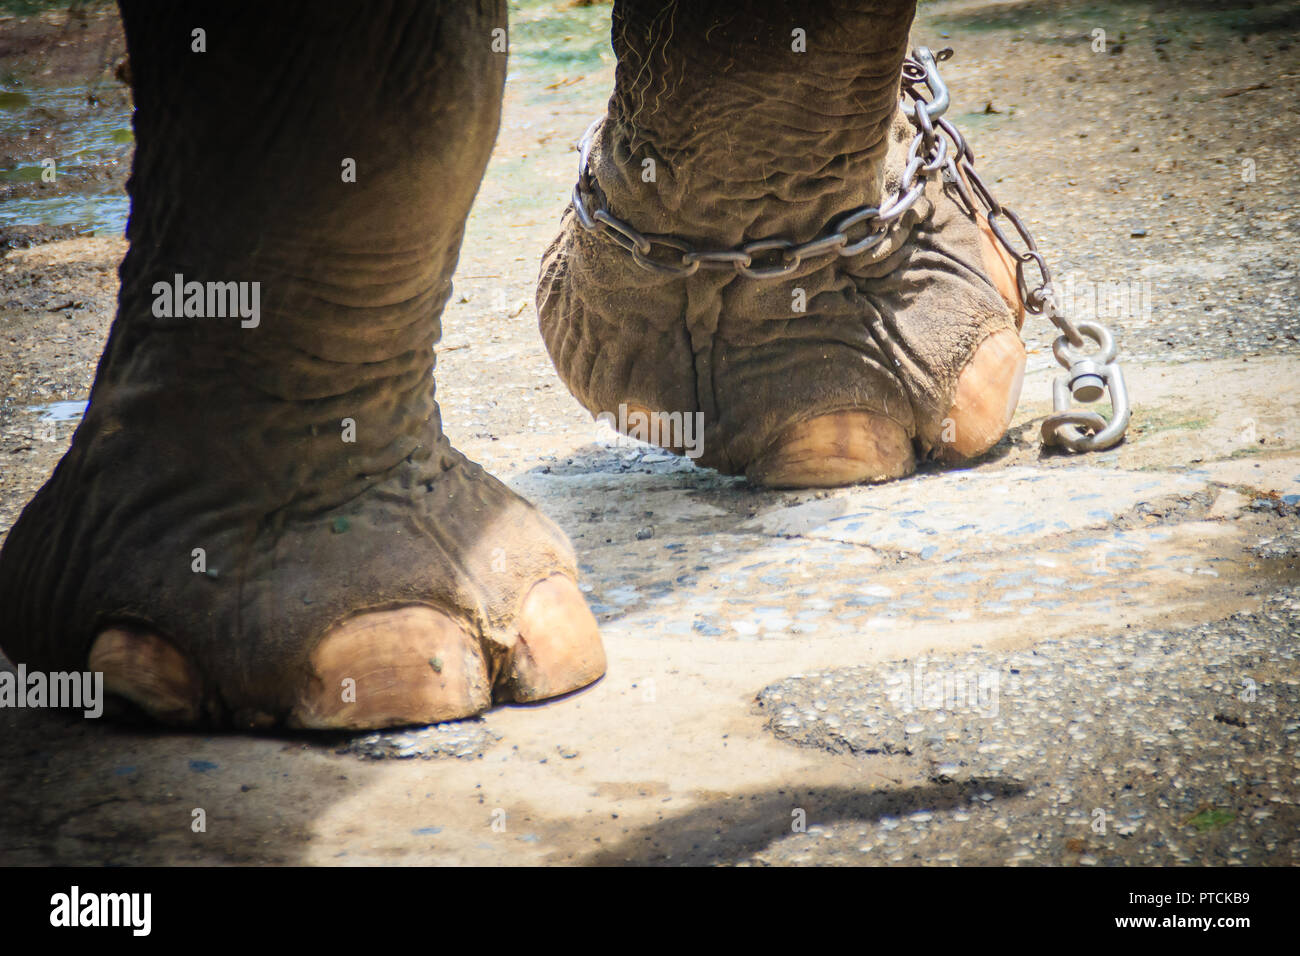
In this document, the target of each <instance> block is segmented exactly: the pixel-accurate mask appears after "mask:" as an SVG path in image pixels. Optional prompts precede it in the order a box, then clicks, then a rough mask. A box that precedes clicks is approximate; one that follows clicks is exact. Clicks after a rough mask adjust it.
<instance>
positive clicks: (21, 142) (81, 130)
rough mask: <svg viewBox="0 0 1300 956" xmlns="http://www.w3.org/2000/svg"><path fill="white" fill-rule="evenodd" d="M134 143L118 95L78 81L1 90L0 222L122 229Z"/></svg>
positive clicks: (106, 231) (127, 110) (99, 231)
mask: <svg viewBox="0 0 1300 956" xmlns="http://www.w3.org/2000/svg"><path fill="white" fill-rule="evenodd" d="M133 144H134V138H133V136H132V133H131V107H130V104H129V101H128V100H124V99H123V98H122V97H120V96H107V95H106V96H104V97H103V98H100V97H98V96H96V95H95V94H94V91H93V90H92V89H90V88H87V87H85V86H77V87H65V88H58V87H52V88H36V87H31V88H23V89H6V90H0V200H2V201H0V226H30V225H49V226H66V225H72V226H77V227H81V228H80V229H79V230H78V231H84V232H85V233H87V234H89V233H94V234H96V235H121V234H122V233H123V232H125V230H126V220H127V215H128V213H129V212H130V201H129V199H128V198H127V195H126V192H125V189H124V182H125V178H126V173H127V170H128V168H129V166H130V159H131V151H132V146H133ZM51 161H52V162H53V175H54V181H53V182H50V181H48V180H49V176H50V173H49V168H50V162H51Z"/></svg>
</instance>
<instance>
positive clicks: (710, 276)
mask: <svg viewBox="0 0 1300 956" xmlns="http://www.w3.org/2000/svg"><path fill="white" fill-rule="evenodd" d="M913 7H914V4H913V3H912V0H878V2H874V3H872V2H866V0H838V2H827V3H822V4H808V3H771V2H766V0H739V2H736V0H726V2H722V0H702V2H700V3H695V4H675V5H664V4H657V3H652V2H646V0H617V2H616V3H615V8H614V22H613V45H614V50H615V52H616V54H617V56H618V66H617V71H616V73H615V88H614V93H613V95H612V96H611V98H610V101H609V107H608V111H607V115H606V116H605V117H604V118H603V120H602V121H601V123H600V125H599V126H598V128H597V129H596V130H595V133H594V136H593V144H592V149H591V154H590V163H589V169H590V170H591V173H592V177H593V180H594V186H593V187H592V192H593V205H594V206H599V207H603V208H607V209H609V210H610V211H611V212H612V213H613V215H614V216H616V217H618V218H620V219H622V220H624V221H626V222H629V223H631V224H632V225H633V226H634V227H635V228H637V229H638V230H639V231H641V232H642V233H645V234H651V233H657V234H669V235H672V236H678V237H681V238H683V239H685V240H686V241H688V242H690V243H691V244H692V245H694V246H695V247H697V248H710V249H731V248H734V247H736V246H739V245H741V244H742V243H744V242H748V241H752V240H756V239H763V238H767V237H786V238H790V239H793V240H794V241H796V242H803V241H806V240H810V239H813V238H815V237H817V236H818V235H819V234H821V232H822V230H823V227H824V225H825V224H826V223H828V222H829V221H831V220H832V219H833V218H834V217H835V216H836V215H837V214H839V213H843V212H845V211H847V210H851V209H853V208H855V207H858V206H862V205H882V204H883V202H884V201H885V199H886V198H887V197H889V196H892V195H893V194H894V193H895V192H896V191H897V187H898V183H899V180H900V178H901V174H902V172H903V168H904V166H905V165H906V162H907V150H908V146H909V144H910V141H911V138H912V133H913V130H912V128H911V126H910V125H909V124H908V122H907V120H906V118H905V116H904V114H903V112H902V110H901V109H900V107H899V76H900V70H901V66H902V62H903V59H904V56H905V53H906V50H907V43H908V30H909V27H910V25H911V21H912V16H913V12H914V10H913ZM852 238H853V239H857V238H859V234H853V235H852ZM671 256H672V250H671V249H666V248H664V247H657V248H656V249H654V250H653V255H652V257H668V258H671ZM778 262H779V260H778ZM770 264H771V262H770V261H765V262H761V263H755V265H756V266H759V265H762V266H767V265H770ZM537 303H538V310H539V314H540V319H541V328H542V333H543V336H544V338H545V340H546V343H547V346H548V348H549V350H550V353H551V356H552V358H553V360H554V362H555V365H556V368H557V369H558V370H559V372H560V375H561V377H562V378H564V380H565V382H566V383H567V384H568V386H569V388H570V390H571V391H573V393H574V395H575V396H576V397H577V398H578V399H579V401H581V402H582V403H583V404H584V405H585V406H586V407H587V408H588V409H589V410H591V411H592V412H593V414H597V415H600V414H602V413H606V412H608V413H610V414H612V415H615V417H616V418H617V415H616V414H615V413H616V410H617V409H618V407H619V406H620V405H626V406H628V407H629V408H637V409H640V410H648V411H649V412H650V413H651V414H653V413H655V412H663V413H686V414H692V413H697V414H700V415H702V421H703V423H704V440H703V443H702V445H703V447H702V454H701V455H700V456H699V462H700V463H701V464H704V465H709V466H712V467H715V468H718V469H720V470H722V471H725V472H729V473H738V474H747V475H748V476H749V477H750V478H751V479H753V480H755V481H757V482H760V483H764V484H767V485H772V486H780V487H804V486H833V485H842V484H851V483H855V482H861V481H876V480H884V479H889V478H897V477H900V476H903V475H906V474H908V473H909V472H911V471H912V470H913V468H914V467H915V463H916V460H917V458H918V457H942V458H947V459H950V460H962V459H965V458H970V457H973V456H976V455H979V454H982V453H983V452H984V451H986V450H987V449H988V448H990V447H991V446H992V445H993V444H994V443H996V442H997V441H998V440H999V439H1000V438H1001V437H1002V435H1003V434H1004V433H1005V431H1006V428H1007V426H1008V424H1009V422H1010V420H1011V416H1012V414H1013V412H1014V409H1015V405H1016V401H1017V399H1018V397H1019V391H1020V383H1021V378H1022V375H1023V371H1024V363H1025V351H1024V347H1023V345H1022V344H1021V342H1020V338H1019V334H1018V322H1019V321H1020V319H1021V318H1022V316H1023V311H1022V305H1021V303H1020V302H1019V300H1018V298H1017V295H1016V292H1015V279H1014V263H1013V261H1012V260H1010V259H1009V257H1007V256H1006V255H1005V254H1003V253H1001V252H999V251H998V249H997V248H996V246H995V244H994V242H993V240H992V237H991V234H990V233H989V232H988V230H987V227H986V226H985V225H984V224H983V223H982V222H981V221H980V220H979V219H978V217H976V216H974V215H972V214H970V213H969V211H968V210H966V209H965V207H964V206H962V205H961V204H960V203H959V201H958V198H957V193H956V192H955V191H954V190H952V189H951V188H945V187H944V186H943V185H942V184H940V183H938V182H934V181H931V182H930V183H929V184H928V185H927V187H926V189H925V192H924V194H923V197H922V198H921V199H920V201H919V202H917V203H916V205H915V206H913V207H912V209H911V211H909V212H908V213H906V214H905V215H904V216H902V217H901V218H900V219H899V220H898V222H897V224H896V226H895V228H894V229H893V230H892V232H891V233H890V234H889V236H888V238H887V239H886V240H885V241H883V242H881V243H880V244H879V245H876V246H874V247H872V248H870V249H866V250H863V251H861V252H860V253H858V254H856V255H850V256H844V257H841V256H836V255H831V256H829V257H818V258H813V259H809V260H808V261H806V262H805V263H803V264H802V265H800V266H799V267H798V268H797V269H796V270H795V271H794V272H793V273H792V274H790V275H788V276H785V277H782V278H767V279H754V278H746V277H742V276H740V275H738V274H737V273H736V272H735V271H733V270H731V269H727V270H725V271H708V270H704V269H701V270H699V271H697V272H695V273H694V274H693V275H691V276H689V277H678V276H672V275H664V274H660V273H657V272H654V271H650V270H647V269H644V268H642V267H641V266H639V265H638V264H637V263H635V262H634V261H633V259H632V257H631V256H630V255H629V254H627V253H626V252H625V251H624V250H622V249H619V248H618V247H617V246H615V245H613V244H612V243H610V242H609V241H608V240H607V239H605V238H603V237H601V236H599V235H597V234H595V233H593V232H589V231H586V230H584V229H583V228H581V226H580V225H579V223H578V221H577V219H576V217H575V214H574V212H573V210H572V208H570V209H569V210H568V211H567V212H566V213H565V215H564V217H563V219H562V222H561V228H560V233H559V235H558V236H557V237H556V239H555V241H554V242H553V243H552V244H551V246H550V248H549V250H548V251H547V254H546V256H545V257H544V259H543V263H542V271H541V278H540V282H539V286H538V293H537ZM627 418H628V416H626V415H625V416H624V417H623V419H621V420H627Z"/></svg>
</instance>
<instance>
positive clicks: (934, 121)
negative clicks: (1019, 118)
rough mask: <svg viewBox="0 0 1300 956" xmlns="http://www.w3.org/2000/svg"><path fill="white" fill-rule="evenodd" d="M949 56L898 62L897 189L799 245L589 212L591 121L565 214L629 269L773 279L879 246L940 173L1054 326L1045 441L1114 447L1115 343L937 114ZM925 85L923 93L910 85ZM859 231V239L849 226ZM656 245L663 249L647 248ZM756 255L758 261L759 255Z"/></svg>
mask: <svg viewBox="0 0 1300 956" xmlns="http://www.w3.org/2000/svg"><path fill="white" fill-rule="evenodd" d="M950 56H952V50H951V49H944V50H940V51H939V52H938V53H937V54H936V53H932V52H931V51H930V50H929V49H928V48H927V47H918V48H916V49H915V50H913V51H912V55H911V56H910V57H908V58H907V59H905V60H904V61H903V71H902V72H903V75H902V92H903V98H902V101H901V104H900V105H901V107H902V109H903V112H904V113H905V114H906V116H907V118H908V120H909V121H910V122H911V124H912V125H913V126H914V127H915V128H916V134H915V135H914V136H913V137H912V142H911V144H910V146H909V147H908V150H907V161H906V164H905V165H904V167H903V175H902V176H901V177H900V179H899V185H898V190H897V191H896V192H895V193H894V194H893V195H892V196H891V197H890V198H889V200H888V201H887V202H885V203H884V205H881V206H858V207H856V208H854V209H850V210H848V211H846V212H843V213H839V214H838V215H836V216H834V217H832V218H831V220H830V221H829V222H828V223H827V224H826V226H825V227H823V229H822V230H821V232H819V233H818V235H817V236H816V237H815V238H813V239H810V240H808V241H806V242H796V241H795V240H793V239H784V238H779V237H771V238H767V239H756V240H753V241H751V242H746V243H743V244H742V245H739V246H736V247H734V248H731V249H701V248H698V247H696V246H695V245H694V244H692V243H690V242H688V241H687V240H685V239H682V238H680V237H678V236H672V235H667V234H662V233H643V232H640V231H638V230H637V229H636V228H635V227H633V226H632V225H631V224H629V223H627V222H625V221H624V220H622V219H619V218H618V217H617V216H615V215H614V214H613V213H611V212H610V211H609V210H608V209H605V208H595V209H593V208H592V206H593V201H594V199H595V196H596V182H595V177H593V176H592V174H591V170H590V168H589V160H590V158H591V146H592V142H593V139H594V137H595V133H596V129H597V127H598V126H599V125H600V122H601V121H600V120H599V119H598V120H596V121H595V122H594V123H592V124H591V126H589V127H588V128H587V131H586V133H584V134H583V137H582V140H581V141H580V142H579V144H578V155H579V159H578V181H577V183H576V184H575V185H574V187H573V211H574V214H575V216H576V217H577V220H578V224H579V225H580V226H582V228H583V229H585V230H586V231H588V232H591V233H594V234H595V235H597V236H600V237H602V238H604V239H606V240H608V241H610V242H613V243H614V244H615V245H618V246H620V247H621V248H623V249H624V250H626V251H627V252H628V253H629V254H630V255H631V256H632V259H633V261H634V262H636V264H637V265H639V266H641V267H642V268H644V269H648V270H650V271H652V272H658V273H661V274H663V275H669V276H675V277H678V278H685V277H686V276H691V275H694V274H695V273H696V272H698V271H699V270H700V269H715V270H716V269H722V270H726V269H731V270H733V271H734V272H735V273H736V274H737V275H741V276H744V277H745V278H747V279H779V278H781V277H783V276H788V275H790V274H791V273H793V272H794V271H795V270H797V269H798V268H799V267H800V266H802V265H803V264H804V263H805V262H806V261H808V260H810V259H817V258H823V257H826V256H830V255H836V256H843V257H849V256H856V255H860V254H862V253H863V252H866V251H867V250H868V249H870V248H872V247H873V246H875V245H877V244H879V243H880V242H882V241H883V240H884V239H885V238H886V237H887V236H888V235H889V233H890V230H891V229H892V227H893V225H894V223H896V222H897V221H898V220H899V219H900V218H902V216H903V215H904V214H905V213H906V212H907V211H908V210H909V209H911V208H912V207H913V206H914V205H916V202H917V200H919V199H920V198H921V195H922V194H923V193H924V192H925V187H926V183H927V182H928V181H929V180H931V179H933V178H935V177H940V176H941V177H942V178H943V181H944V182H945V183H946V184H948V185H951V186H953V187H954V188H955V189H956V190H957V192H958V193H959V194H960V195H961V197H962V200H963V201H964V202H965V203H966V205H967V207H968V208H969V209H970V210H971V213H972V214H974V213H975V212H976V211H977V210H978V209H979V207H980V206H982V207H983V208H984V217H985V219H986V220H987V222H988V224H989V229H990V230H991V231H992V233H993V235H994V236H995V237H996V238H997V240H998V242H999V243H1000V244H1001V245H1002V247H1003V248H1004V249H1006V250H1007V252H1008V253H1010V255H1011V256H1012V258H1014V259H1015V260H1016V285H1017V288H1018V291H1019V293H1020V299H1021V301H1022V302H1023V303H1024V306H1025V310H1026V311H1027V312H1030V313H1032V314H1034V315H1043V316H1045V317H1046V318H1047V319H1048V321H1050V322H1051V323H1052V324H1053V325H1054V326H1056V328H1057V329H1058V330H1059V331H1060V333H1061V334H1060V336H1058V337H1057V339H1056V341H1055V342H1054V343H1053V345H1052V354H1053V355H1054V356H1055V357H1056V360H1057V362H1058V363H1059V364H1060V365H1061V366H1062V367H1063V368H1065V369H1066V370H1067V374H1066V375H1063V376H1058V377H1057V378H1056V379H1055V381H1054V382H1053V385H1052V408H1053V413H1052V414H1051V415H1048V416H1047V418H1046V419H1045V420H1044V422H1043V426H1042V436H1043V443H1044V444H1046V445H1059V446H1061V447H1063V448H1068V449H1069V450H1071V451H1102V450H1104V449H1107V448H1111V447H1112V446H1114V445H1116V444H1118V443H1119V442H1120V441H1121V440H1122V439H1123V437H1124V431H1125V429H1126V428H1127V427H1128V420H1129V412H1130V409H1129V402H1128V390H1127V389H1126V388H1125V385H1124V375H1123V373H1122V372H1121V371H1120V367H1119V363H1118V362H1116V361H1115V341H1114V338H1113V337H1112V336H1111V333H1110V330H1109V329H1107V328H1106V326H1104V325H1102V324H1101V323H1100V322H1079V323H1078V324H1075V323H1073V322H1071V321H1070V320H1069V319H1068V318H1067V317H1066V316H1065V315H1064V314H1063V313H1062V312H1061V311H1060V308H1059V306H1058V303H1057V301H1056V295H1055V290H1054V288H1053V286H1052V271H1051V269H1050V268H1049V267H1048V265H1047V261H1046V260H1045V259H1044V258H1043V256H1042V253H1040V252H1039V251H1038V244H1037V243H1036V242H1035V241H1034V237H1033V235H1032V234H1031V233H1030V232H1029V229H1028V228H1027V227H1026V226H1025V224H1024V222H1023V221H1022V220H1021V219H1020V217H1019V216H1018V215H1016V214H1015V212H1013V211H1012V210H1011V209H1009V208H1008V207H1006V206H1003V205H1002V204H1001V203H999V202H998V200H997V199H996V198H995V197H994V195H993V192H992V191H991V190H990V189H989V187H988V185H987V184H986V183H985V182H984V180H983V179H982V178H981V177H980V175H979V174H978V173H976V172H975V156H974V154H973V153H972V152H971V149H970V146H969V145H967V143H966V140H965V138H964V137H963V136H962V135H961V133H959V132H958V131H957V128H956V127H955V126H954V125H953V124H952V123H951V122H950V121H948V120H946V119H944V118H943V114H944V113H945V112H946V111H947V109H948V104H949V102H950V98H949V95H948V87H947V85H946V84H945V83H944V82H943V79H942V78H941V77H940V76H939V66H938V64H939V63H941V62H943V61H944V60H947V59H948V58H949V57H950ZM921 85H924V86H925V87H926V90H927V91H928V93H929V96H928V97H927V96H926V95H925V94H923V93H922V92H921V90H920V89H919V87H920V86H921ZM1001 219H1005V220H1006V221H1007V222H1010V223H1011V225H1012V226H1013V227H1014V228H1015V231H1016V233H1017V234H1018V235H1019V236H1020V239H1021V241H1022V242H1023V243H1024V246H1025V248H1024V251H1018V250H1017V249H1016V247H1015V245H1014V244H1013V243H1012V242H1011V240H1010V239H1008V238H1007V235H1006V233H1005V232H1003V230H1002V227H1001V225H1000V224H999V220H1001ZM859 230H861V235H858V234H857V233H858V231H859ZM656 247H659V248H660V249H661V250H668V252H666V253H665V252H656ZM761 260H765V261H761ZM1030 264H1032V265H1033V266H1034V267H1035V268H1036V270H1037V274H1038V279H1039V281H1038V283H1037V284H1036V285H1033V287H1032V288H1031V280H1030V278H1029V275H1028V270H1026V268H1025V267H1026V266H1027V265H1030ZM1089 339H1091V340H1092V342H1093V343H1095V344H1096V345H1097V348H1098V351H1097V352H1096V353H1094V354H1093V355H1091V356H1088V355H1083V354H1079V353H1076V352H1073V351H1071V349H1075V350H1078V349H1083V348H1085V347H1086V346H1087V343H1088V340H1089ZM1107 391H1109V392H1110V397H1111V409H1112V414H1111V419H1110V421H1109V422H1107V421H1106V419H1105V418H1104V417H1102V416H1101V415H1100V414H1099V413H1097V412H1092V411H1087V410H1085V409H1072V408H1071V407H1070V399H1071V396H1073V398H1074V400H1075V401H1078V402H1084V403H1091V402H1096V401H1098V400H1099V399H1101V398H1102V396H1104V395H1105V394H1106V392H1107Z"/></svg>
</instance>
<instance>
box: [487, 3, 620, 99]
mask: <svg viewBox="0 0 1300 956" xmlns="http://www.w3.org/2000/svg"><path fill="white" fill-rule="evenodd" d="M608 54H609V7H608V6H606V5H604V4H595V5H592V6H589V7H562V6H559V4H558V3H557V2H556V0H511V2H510V72H511V73H519V74H522V76H521V78H522V79H524V80H525V81H526V82H536V83H539V84H541V85H543V86H545V85H546V84H548V83H551V82H554V81H555V80H557V79H561V78H563V77H565V76H567V75H572V74H578V75H582V74H584V73H586V72H589V71H593V70H598V69H600V68H601V66H602V65H603V63H604V60H603V56H604V55H608Z"/></svg>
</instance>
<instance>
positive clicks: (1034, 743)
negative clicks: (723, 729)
mask: <svg viewBox="0 0 1300 956" xmlns="http://www.w3.org/2000/svg"><path fill="white" fill-rule="evenodd" d="M1297 632H1300V588H1297V587H1288V588H1284V589H1282V590H1280V591H1279V592H1278V593H1276V594H1275V595H1273V596H1271V597H1270V598H1269V599H1268V600H1267V601H1266V602H1265V604H1264V607H1263V609H1262V610H1261V611H1260V612H1258V613H1244V614H1237V615H1234V616H1232V617H1229V618H1227V619H1225V620H1222V621H1218V622H1214V623H1208V624H1200V625H1196V626H1194V627H1190V628H1186V629H1183V630H1177V631H1144V632H1141V633H1127V632H1126V633H1123V634H1121V635H1119V636H1117V637H1112V638H1106V639H1102V638H1098V637H1093V636H1090V635H1081V636H1079V637H1076V638H1071V639H1068V640H1054V641H1044V642H1041V643H1039V644H1037V645H1035V646H1034V647H1033V648H1032V649H1030V650H1027V651H1017V652H1015V653H1010V654H1005V653H998V652H996V651H980V652H975V653H969V654H963V655H958V656H953V657H936V658H917V659H915V660H913V661H899V662H896V663H889V664H884V665H880V666H872V667H847V668H842V669H835V670H830V671H825V672H820V673H812V674H803V675H798V676H794V677H790V678H788V679H786V680H783V681H779V682H777V683H775V684H772V685H770V686H769V687H766V688H764V689H763V690H762V692H760V693H759V695H758V706H759V707H760V709H761V710H762V711H763V712H764V713H765V714H767V715H768V728H769V729H770V730H771V732H772V733H774V734H776V735H777V736H778V737H779V738H781V739H783V740H787V741H790V742H791V743H795V744H798V745H800V746H804V747H815V748H819V749H823V750H828V751H830V752H832V753H851V754H896V755H899V756H900V757H902V758H906V759H908V760H910V761H921V762H922V763H923V764H924V765H925V766H926V767H927V768H928V771H929V777H930V780H931V782H932V783H934V784H935V785H937V786H938V787H939V788H940V789H939V790H938V791H936V793H935V794H934V795H933V798H932V799H929V800H927V799H925V798H924V797H923V796H922V797H920V798H918V800H917V801H916V803H915V805H914V806H911V807H908V808H906V810H905V811H904V810H901V808H900V811H899V812H894V813H885V814H883V815H881V816H880V817H879V818H878V819H876V820H872V821H855V823H856V825H843V824H839V823H836V824H832V825H827V826H821V825H818V820H817V816H816V813H815V811H814V810H812V809H810V810H809V812H808V821H807V822H808V824H809V826H808V828H807V831H806V833H797V834H792V835H790V836H787V837H785V838H784V839H782V840H781V841H779V842H777V843H775V844H773V845H772V846H771V847H769V848H768V849H767V850H766V851H764V852H763V853H761V854H758V855H756V856H755V857H754V858H753V861H754V862H759V863H849V862H853V863H902V862H909V863H915V862H926V863H930V862H933V863H939V864H945V863H947V864H958V863H962V862H968V863H969V862H979V863H1007V864H1018V863H1036V864H1044V863H1077V864H1082V865H1094V864H1101V865H1121V864H1122V865H1161V864H1199V865H1212V866H1219V865H1240V864H1251V865H1258V864H1295V863H1297V862H1300V839H1298V838H1297V829H1298V828H1300V806H1298V804H1300V666H1297V660H1296V655H1297V649H1296V645H1295V637H1296V634H1297Z"/></svg>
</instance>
